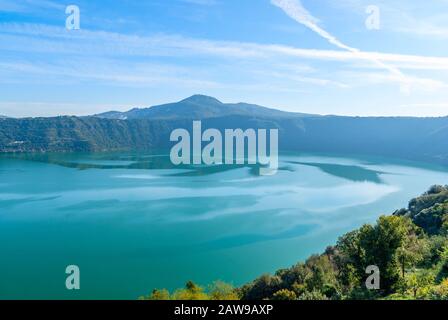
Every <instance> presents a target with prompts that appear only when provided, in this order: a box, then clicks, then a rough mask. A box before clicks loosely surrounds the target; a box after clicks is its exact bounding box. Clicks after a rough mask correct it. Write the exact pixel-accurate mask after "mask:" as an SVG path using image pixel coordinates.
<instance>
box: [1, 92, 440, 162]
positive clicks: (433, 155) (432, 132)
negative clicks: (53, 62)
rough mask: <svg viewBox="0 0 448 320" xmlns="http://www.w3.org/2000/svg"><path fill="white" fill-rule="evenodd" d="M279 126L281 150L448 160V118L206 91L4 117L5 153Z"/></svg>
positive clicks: (106, 146)
mask: <svg viewBox="0 0 448 320" xmlns="http://www.w3.org/2000/svg"><path fill="white" fill-rule="evenodd" d="M193 120H202V126H203V129H207V128H216V129H220V130H222V131H223V130H225V129H237V128H241V129H248V128H253V129H258V128H263V129H278V130H279V146H280V149H282V150H294V151H302V152H324V153H343V154H367V155H376V156H391V157H398V158H404V159H412V160H423V161H428V162H437V163H442V164H448V117H441V118H387V117H372V118H369V117H366V118H359V117H338V116H314V115H306V114H300V113H288V112H283V111H279V110H274V109H269V108H265V107H261V106H256V105H249V104H243V103H239V104H223V103H221V102H220V101H218V100H216V99H214V98H211V97H205V96H193V97H191V98H188V99H185V100H182V101H180V102H177V103H172V104H167V105H163V106H156V107H152V108H146V109H133V110H130V111H129V112H125V113H122V112H109V113H105V114H101V115H97V116H90V117H55V118H25V119H12V118H0V152H76V151H91V152H98V151H123V150H127V151H130V150H134V151H146V150H151V149H166V148H170V147H171V146H172V144H171V143H170V141H169V135H170V133H171V131H172V130H174V129H177V128H185V129H191V127H192V121H193Z"/></svg>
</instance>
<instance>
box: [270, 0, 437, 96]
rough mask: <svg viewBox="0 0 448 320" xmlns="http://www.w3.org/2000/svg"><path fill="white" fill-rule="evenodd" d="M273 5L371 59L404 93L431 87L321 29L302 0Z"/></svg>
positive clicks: (276, 0)
mask: <svg viewBox="0 0 448 320" xmlns="http://www.w3.org/2000/svg"><path fill="white" fill-rule="evenodd" d="M271 3H272V4H273V5H275V6H277V7H279V8H280V9H282V10H283V11H284V12H285V13H286V14H287V15H288V16H289V17H291V18H292V19H294V20H295V21H297V22H298V23H300V24H302V25H304V26H306V27H307V28H309V29H311V30H312V31H314V32H315V33H316V34H318V35H319V36H321V37H322V38H324V39H326V40H327V41H328V42H329V43H331V44H333V45H335V46H336V47H338V48H340V49H344V50H346V51H348V52H350V53H352V54H353V55H354V56H358V55H360V54H362V55H363V56H364V57H367V58H369V59H370V60H371V61H372V62H374V63H375V64H377V65H378V66H380V67H382V68H384V69H386V70H388V71H390V73H391V77H389V79H391V80H396V81H397V82H399V83H400V88H401V90H402V91H403V92H405V93H409V92H410V89H411V88H410V86H411V85H412V84H414V85H419V84H421V83H425V84H427V85H430V82H428V81H427V79H415V78H414V77H408V76H406V75H405V74H403V73H402V72H401V71H400V70H399V69H398V68H397V67H395V66H391V65H387V64H385V63H384V62H383V61H382V60H380V59H378V58H376V57H374V56H372V55H371V54H367V55H366V54H363V53H362V52H361V50H360V49H357V48H354V47H351V46H348V45H346V44H345V43H343V42H342V41H340V40H339V39H337V38H336V37H335V36H333V35H332V34H331V33H329V32H327V31H326V30H324V29H323V28H321V27H320V26H319V25H318V24H317V22H318V19H317V18H315V17H313V16H312V15H311V13H310V12H308V10H306V9H305V8H304V6H303V5H302V3H301V2H300V0H271ZM416 80H418V81H416Z"/></svg>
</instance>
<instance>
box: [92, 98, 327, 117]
mask: <svg viewBox="0 0 448 320" xmlns="http://www.w3.org/2000/svg"><path fill="white" fill-rule="evenodd" d="M231 115H247V116H252V117H258V118H272V117H276V118H277V117H278V118H283V117H317V116H319V115H315V114H306V113H295V112H287V111H281V110H278V109H274V108H268V107H264V106H260V105H256V104H250V103H244V102H238V103H223V102H221V101H219V100H218V99H216V98H214V97H211V96H206V95H201V94H195V95H193V96H191V97H188V98H186V99H183V100H180V101H178V102H173V103H167V104H161V105H156V106H152V107H148V108H133V109H131V110H128V111H124V112H120V111H108V112H103V113H99V114H95V115H93V116H94V117H99V118H106V119H121V120H130V119H197V120H200V119H208V118H217V117H223V116H231Z"/></svg>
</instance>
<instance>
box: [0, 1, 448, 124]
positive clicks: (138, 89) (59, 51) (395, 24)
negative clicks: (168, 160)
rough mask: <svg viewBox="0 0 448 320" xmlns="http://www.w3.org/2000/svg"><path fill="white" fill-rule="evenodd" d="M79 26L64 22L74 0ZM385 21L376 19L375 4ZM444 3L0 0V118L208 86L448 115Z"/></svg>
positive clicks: (339, 108) (87, 110) (250, 98)
mask: <svg viewBox="0 0 448 320" xmlns="http://www.w3.org/2000/svg"><path fill="white" fill-rule="evenodd" d="M71 4H74V5H77V6H78V7H79V8H80V11H81V14H80V19H81V29H80V30H71V31H69V30H66V28H65V20H66V18H67V15H66V13H65V9H66V7H67V5H71ZM371 5H374V6H376V8H378V9H379V17H380V20H379V21H380V24H379V30H376V29H375V30H371V29H369V28H367V27H366V19H368V18H369V16H370V14H369V13H367V12H366V8H367V7H368V6H371ZM447 71H448V1H447V0H427V1H424V3H422V1H421V0H400V1H399V0H388V1H383V0H337V1H336V0H301V1H299V0H148V1H141V0H128V1H119V0H101V1H92V0H89V1H87V0H74V1H71V2H66V1H54V0H0V114H3V115H8V116H17V117H21V116H55V115H66V114H76V115H86V114H93V113H98V112H102V111H107V110H112V109H113V110H123V111H124V110H128V109H130V108H133V107H146V106H151V105H157V104H161V103H166V102H172V101H177V100H180V99H183V98H185V97H187V96H190V95H193V94H196V93H201V94H206V95H211V96H214V97H216V98H218V99H220V100H221V101H224V102H240V101H244V102H250V103H257V104H260V105H265V106H269V107H274V108H278V109H283V110H288V111H297V112H307V113H319V114H340V115H384V116H389V115H412V116H442V115H448V73H447Z"/></svg>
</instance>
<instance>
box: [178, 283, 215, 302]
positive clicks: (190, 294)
mask: <svg viewBox="0 0 448 320" xmlns="http://www.w3.org/2000/svg"><path fill="white" fill-rule="evenodd" d="M172 297H173V300H209V299H210V298H209V296H208V295H207V294H206V293H205V292H204V289H203V288H202V287H200V286H198V285H196V284H195V283H194V282H193V281H188V282H187V283H186V285H185V289H178V290H176V291H175V292H174V293H173V296H172Z"/></svg>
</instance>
